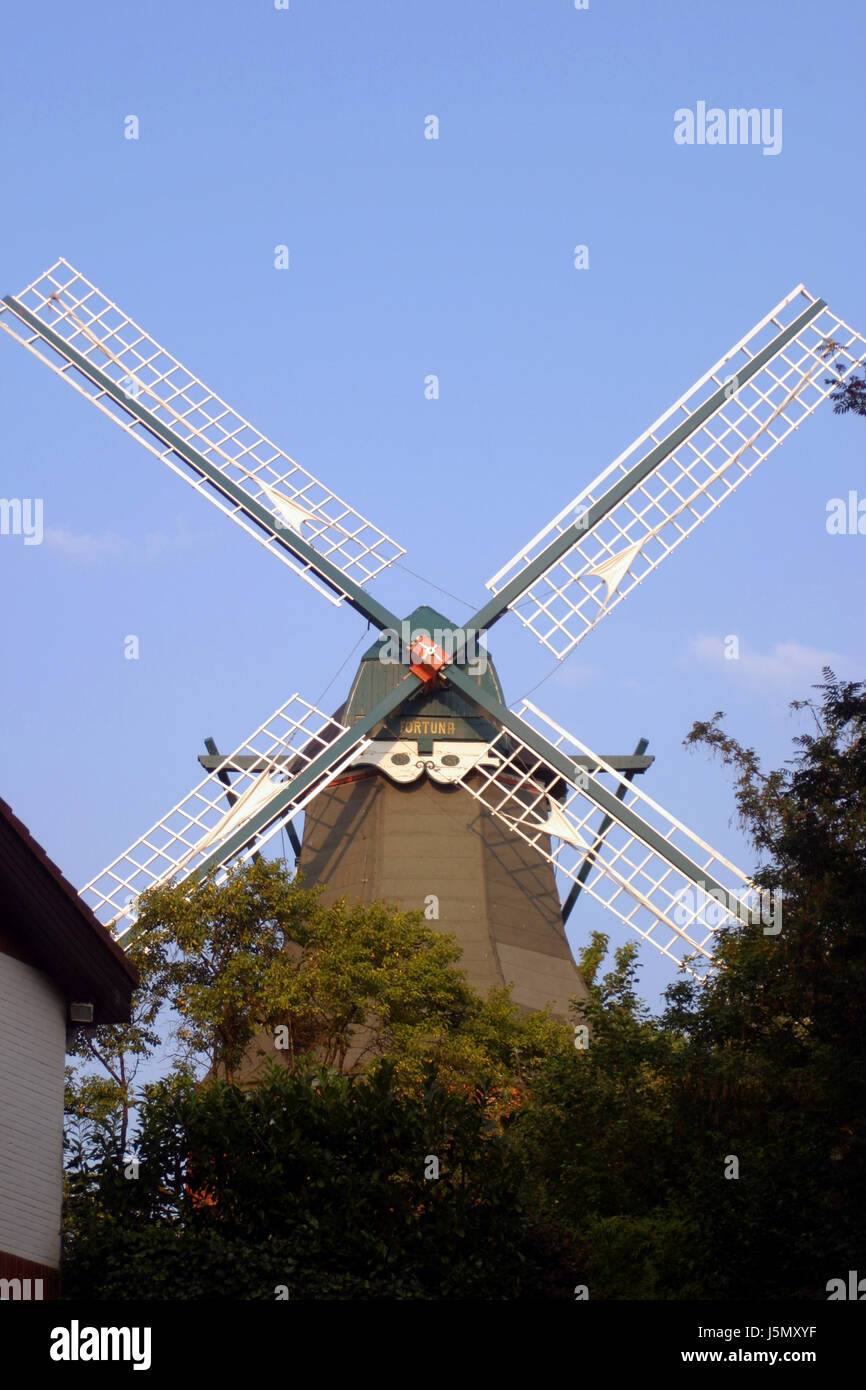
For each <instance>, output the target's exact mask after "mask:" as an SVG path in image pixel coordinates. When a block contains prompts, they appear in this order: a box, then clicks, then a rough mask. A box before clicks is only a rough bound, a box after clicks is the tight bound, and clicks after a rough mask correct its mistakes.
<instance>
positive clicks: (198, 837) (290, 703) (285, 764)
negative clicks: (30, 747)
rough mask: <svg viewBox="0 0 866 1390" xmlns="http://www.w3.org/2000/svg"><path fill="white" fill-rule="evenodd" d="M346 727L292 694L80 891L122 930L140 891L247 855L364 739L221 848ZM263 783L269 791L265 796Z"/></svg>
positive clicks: (349, 758)
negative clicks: (234, 845) (236, 845)
mask: <svg viewBox="0 0 866 1390" xmlns="http://www.w3.org/2000/svg"><path fill="white" fill-rule="evenodd" d="M346 732H347V729H346V726H345V725H343V724H340V723H339V722H338V721H337V720H335V719H334V718H333V716H331V715H327V714H323V713H322V712H321V710H318V709H316V707H315V706H314V705H310V704H308V703H307V701H306V700H303V699H301V697H300V696H299V695H292V696H291V698H290V699H289V700H287V701H286V703H285V704H284V705H283V706H282V707H281V708H280V709H278V710H277V711H276V712H275V713H274V714H272V715H271V717H270V719H268V720H267V722H266V723H264V724H262V725H261V727H260V728H258V729H257V730H256V731H255V733H254V734H253V735H252V736H251V737H250V738H249V739H247V741H246V742H245V743H243V744H241V746H240V747H239V748H236V749H235V751H234V752H233V753H230V754H229V755H228V756H227V757H225V758H223V759H222V761H221V762H220V764H219V766H218V767H217V768H215V769H214V771H213V772H211V773H209V774H208V776H207V777H205V778H204V779H203V780H202V781H201V782H199V784H198V785H197V786H196V787H194V788H193V790H192V791H191V792H189V793H188V795H187V796H185V797H184V798H183V800H182V801H180V802H178V804H177V806H175V807H174V808H173V810H171V811H169V813H168V815H166V816H164V817H163V818H162V820H160V821H158V822H157V823H156V825H154V826H152V827H151V828H150V830H148V831H147V833H146V834H145V835H142V837H141V839H140V840H137V841H136V842H135V844H133V845H132V846H130V848H129V849H128V850H126V851H125V852H124V853H123V854H121V855H119V856H118V858H117V859H115V860H114V861H113V863H111V864H109V865H108V867H107V868H106V869H103V871H102V873H100V874H98V875H97V877H96V878H94V879H92V880H91V882H90V883H88V884H87V886H86V887H85V888H82V890H81V897H82V898H83V899H84V901H85V902H86V903H87V905H88V906H89V907H91V908H92V909H93V911H94V913H95V914H96V916H97V917H98V919H99V921H100V922H102V924H103V926H106V927H111V928H112V929H114V930H115V931H116V932H117V933H118V935H121V936H122V935H123V934H124V932H125V931H126V930H127V929H128V928H129V927H130V926H131V925H132V924H133V923H134V921H135V916H136V913H135V900H136V899H137V898H138V896H139V895H140V894H141V893H142V892H144V890H145V889H147V888H154V887H156V886H157V885H159V884H165V883H167V882H169V881H170V880H172V879H176V880H177V881H179V882H180V881H183V880H184V879H186V878H188V877H189V876H190V874H192V873H194V872H195V871H196V870H197V869H199V868H201V866H202V865H203V864H205V863H206V862H208V861H210V860H212V859H215V861H216V862H217V863H219V864H220V865H221V867H222V869H223V870H225V869H226V868H227V867H228V864H229V863H230V862H234V861H238V862H239V861H241V860H244V859H248V858H250V856H251V855H252V854H254V853H255V852H256V851H257V850H259V849H261V848H262V846H263V845H265V844H267V842H268V841H269V840H270V839H271V838H272V837H273V836H274V835H275V834H276V833H277V831H278V830H279V829H280V828H281V826H283V825H285V823H286V821H288V820H291V818H292V817H293V816H295V815H297V813H298V812H299V811H301V810H303V808H304V807H305V806H306V805H307V803H308V802H309V801H310V800H311V799H312V797H314V796H316V795H318V793H319V792H320V791H321V790H322V788H323V787H324V786H326V785H327V784H328V783H329V782H330V781H332V779H333V778H335V777H338V776H339V775H340V773H341V772H342V771H344V769H345V768H346V767H347V766H348V765H349V763H351V762H353V761H354V760H355V759H356V758H357V757H358V756H359V753H361V752H363V751H364V750H365V749H366V748H367V746H368V744H369V739H366V738H364V739H359V740H358V742H356V743H355V744H353V745H352V747H351V749H350V751H349V752H347V753H345V754H344V755H343V756H342V757H341V758H340V759H339V760H338V761H337V762H336V763H335V764H334V765H333V766H332V767H331V768H329V769H328V771H327V773H325V774H324V775H323V777H322V778H320V779H317V780H316V782H315V783H314V784H313V786H312V787H311V788H307V790H306V791H305V792H303V793H302V794H300V795H299V796H298V798H296V799H293V800H291V801H290V803H289V804H288V805H283V806H282V807H281V808H280V810H279V811H278V812H275V814H274V817H273V819H271V820H268V821H267V823H266V824H265V825H263V826H262V827H261V828H260V829H259V830H258V832H257V833H256V834H255V838H254V839H253V840H251V841H250V842H248V843H247V844H246V845H244V846H243V848H242V849H241V850H240V851H239V852H237V853H235V854H232V855H226V857H225V858H224V859H223V858H221V857H220V846H221V845H224V844H225V843H226V841H227V840H228V839H229V838H230V837H232V836H234V835H235V833H236V832H237V831H238V830H240V829H242V828H243V826H244V825H245V824H247V823H248V822H249V821H250V820H251V819H252V818H253V816H256V815H257V814H258V813H259V812H260V811H262V810H264V809H265V807H266V806H267V804H268V802H269V801H273V800H275V799H276V798H277V797H278V796H279V795H280V793H281V792H285V791H286V790H287V789H288V788H289V787H290V786H291V783H292V781H293V780H294V778H295V777H296V776H297V774H298V772H300V771H301V770H302V769H303V768H305V767H307V766H308V765H309V763H310V762H312V760H313V758H314V757H318V756H319V755H320V754H321V753H323V752H324V751H325V750H326V749H327V748H329V747H330V746H331V745H332V744H333V743H335V742H336V740H337V739H338V738H339V737H340V736H341V735H342V734H344V733H346ZM242 756H244V757H251V756H252V757H254V758H255V760H256V761H255V763H254V764H253V765H252V766H251V767H250V768H249V769H247V770H243V769H239V768H238V767H237V759H238V758H240V757H242ZM287 768H290V769H291V771H287ZM220 773H229V774H231V775H232V777H233V780H232V784H231V786H230V787H227V786H226V785H225V783H224V782H222V781H221V780H220ZM269 787H271V788H272V789H273V790H272V791H271V792H270V794H268V789H269ZM229 801H231V803H232V804H231V805H229Z"/></svg>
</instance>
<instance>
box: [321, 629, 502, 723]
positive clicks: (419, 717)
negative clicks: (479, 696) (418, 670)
mask: <svg viewBox="0 0 866 1390" xmlns="http://www.w3.org/2000/svg"><path fill="white" fill-rule="evenodd" d="M437 634H439V635H438V636H437ZM421 635H424V636H427V637H432V638H433V640H434V641H435V642H438V643H439V645H440V646H442V647H443V648H444V650H445V651H446V652H447V653H448V654H449V655H451V654H452V653H453V654H454V659H455V663H456V664H457V665H459V666H461V667H462V668H463V669H464V670H465V671H466V672H467V674H468V675H469V677H470V679H471V680H474V681H475V682H476V683H477V684H478V685H479V686H480V687H481V689H482V690H485V691H487V693H488V694H490V695H492V696H494V697H495V698H496V699H497V700H499V701H500V702H502V703H503V704H504V696H503V694H502V686H501V685H500V683H499V677H498V676H497V674H496V669H495V667H494V665H493V662H492V661H491V660H490V656H489V654H488V653H487V651H486V650H485V649H484V648H483V647H480V646H478V644H477V642H473V641H471V640H469V639H468V638H467V634H466V633H465V632H464V630H463V629H461V628H460V627H459V626H458V625H457V624H455V623H452V622H451V621H450V620H449V619H448V618H446V617H445V615H444V614H443V613H439V612H437V610H436V609H435V608H431V607H429V605H428V604H422V605H421V606H420V607H419V608H416V609H415V610H414V612H412V613H410V614H409V616H408V618H405V619H404V620H403V625H402V631H401V632H400V633H395V632H393V631H385V632H383V633H382V634H381V636H380V637H379V638H378V639H377V640H376V641H375V642H374V643H373V645H372V647H370V648H369V649H368V650H367V651H366V652H365V653H364V655H363V656H362V658H361V664H360V666H359V667H358V671H357V674H356V676H355V679H354V681H353V683H352V689H351V690H350V692H349V698H348V700H347V701H346V705H345V709H344V712H343V714H342V716H341V718H342V720H343V722H344V723H345V724H349V725H351V724H354V723H355V721H356V720H358V719H360V718H361V717H362V716H363V715H365V714H367V713H368V712H369V711H370V710H371V709H372V708H373V706H374V705H375V704H377V703H378V701H379V700H381V699H382V698H383V697H384V696H385V695H387V694H388V692H389V691H391V690H393V689H394V687H395V686H397V685H399V683H400V681H401V680H403V679H404V677H405V676H406V672H407V670H408V665H407V664H406V663H405V662H403V661H400V660H399V653H400V644H401V642H402V643H403V644H404V645H405V646H407V647H408V645H409V643H411V642H412V641H414V639H415V638H416V637H418V636H421ZM407 639H408V640H407ZM482 667H483V669H479V668H482ZM498 733H499V729H498V728H497V727H496V726H495V725H493V724H492V723H491V722H490V720H489V719H488V718H487V716H486V715H484V714H482V713H481V711H480V710H479V709H477V708H476V706H475V705H473V704H471V703H470V702H469V701H468V700H467V699H465V697H464V696H463V695H461V694H460V693H459V692H458V691H456V690H453V689H452V688H451V687H450V686H440V687H437V688H434V689H433V690H430V691H426V690H420V691H419V692H418V694H417V696H415V698H414V699H412V700H408V701H407V702H406V704H405V705H403V706H401V708H400V709H399V710H397V711H396V712H395V713H394V714H393V715H391V716H390V718H389V719H387V720H386V721H385V723H384V724H382V725H381V726H380V728H379V729H378V730H377V731H376V733H375V734H374V737H376V738H395V739H396V738H411V739H424V740H426V739H444V740H449V741H450V740H457V741H465V740H477V741H479V742H483V743H490V742H492V740H493V739H494V738H495V737H496V735H497V734H498Z"/></svg>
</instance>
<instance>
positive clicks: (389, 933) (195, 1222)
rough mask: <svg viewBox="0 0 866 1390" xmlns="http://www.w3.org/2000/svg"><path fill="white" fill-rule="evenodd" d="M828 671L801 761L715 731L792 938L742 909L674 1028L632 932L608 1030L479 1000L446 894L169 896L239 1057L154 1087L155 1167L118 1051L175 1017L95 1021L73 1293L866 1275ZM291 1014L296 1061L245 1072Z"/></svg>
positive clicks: (420, 1291)
mask: <svg viewBox="0 0 866 1390" xmlns="http://www.w3.org/2000/svg"><path fill="white" fill-rule="evenodd" d="M819 691H820V700H817V701H804V702H798V703H797V704H796V705H795V709H796V710H797V711H798V712H800V713H802V714H805V716H806V717H807V719H809V720H810V721H811V724H810V725H809V727H808V729H807V732H805V733H803V734H802V735H800V736H799V737H798V738H797V739H796V740H795V749H794V757H793V758H792V760H791V761H790V762H789V763H787V764H786V765H785V766H784V767H782V768H781V769H777V770H774V771H770V772H764V771H763V770H762V768H761V765H760V761H759V759H758V757H757V754H756V753H755V752H754V750H752V749H749V748H745V747H743V746H741V745H740V744H739V743H738V742H737V740H736V739H735V738H733V737H732V736H731V735H730V734H728V733H727V732H726V731H725V730H724V728H723V727H722V720H723V716H722V715H721V714H717V715H715V716H714V717H713V718H712V719H711V720H709V721H705V722H701V723H698V724H696V725H695V726H694V728H693V729H692V731H691V734H690V735H689V738H688V740H687V742H688V743H689V744H690V745H691V746H693V747H695V748H698V747H700V748H703V749H707V750H709V751H710V752H712V753H714V754H716V755H717V756H718V757H719V758H720V759H721V761H722V763H723V765H724V766H725V767H727V768H728V769H729V770H730V771H731V772H732V773H733V775H734V795H735V803H736V809H737V813H738V815H739V818H740V822H741V824H742V825H743V826H744V827H745V829H746V830H747V832H748V834H749V836H750V838H751V840H752V843H753V844H754V847H755V852H756V855H757V856H758V858H759V860H760V868H759V869H758V871H757V873H756V875H755V881H756V882H757V883H758V884H759V885H761V886H762V887H764V888H766V889H768V890H772V892H773V893H774V894H776V895H777V900H778V895H781V903H782V924H781V931H779V932H777V933H776V932H774V931H770V932H766V931H765V930H764V929H763V924H762V923H761V922H760V921H758V922H752V923H745V922H743V923H737V924H735V925H734V926H732V927H731V928H729V929H727V930H726V931H725V932H723V933H722V934H721V940H720V944H719V949H718V959H719V964H720V968H719V969H718V970H717V972H716V973H715V974H714V975H713V976H712V977H711V979H710V980H709V982H708V983H706V984H705V985H703V986H698V985H697V984H696V983H695V982H694V981H692V980H690V979H688V978H685V977H684V978H682V979H680V980H678V981H677V982H676V983H675V984H673V985H672V986H671V987H670V988H669V990H668V991H667V999H666V1006H665V1009H664V1012H663V1014H662V1016H661V1017H658V1018H654V1017H652V1016H651V1015H650V1012H649V1011H648V1009H647V1008H646V1006H645V1005H644V1004H643V1003H642V1002H641V999H640V994H639V985H638V966H637V957H636V954H635V949H634V947H633V946H632V945H631V944H629V945H627V946H620V947H619V948H618V949H616V950H615V951H614V953H613V957H612V960H611V961H610V962H609V963H608V966H607V969H606V970H605V961H606V960H607V959H608V942H607V939H606V938H605V937H604V936H603V935H601V934H598V933H596V934H594V935H593V936H592V938H591V939H590V941H589V943H588V944H587V946H586V947H585V948H584V951H583V953H582V958H581V962H580V964H581V968H582V971H583V975H584V978H585V980H586V982H587V985H588V987H589V995H590V997H589V999H588V1000H587V1001H583V1002H579V1001H574V1009H575V1018H576V1019H577V1020H578V1021H580V1022H583V1023H585V1024H586V1026H587V1027H588V1029H589V1045H588V1046H587V1047H579V1046H575V1039H574V1038H573V1036H572V1032H571V1030H570V1029H569V1028H568V1027H566V1026H565V1025H564V1024H562V1023H561V1022H559V1021H557V1020H555V1019H552V1018H550V1017H548V1016H547V1015H545V1014H535V1015H530V1016H525V1015H523V1014H522V1013H521V1012H520V1010H519V1009H518V1008H517V1007H516V1006H515V1005H514V1003H513V1001H512V1000H511V998H510V995H509V993H508V991H495V992H493V993H492V994H491V995H490V997H489V998H488V999H486V1000H482V999H479V998H478V997H477V996H476V995H474V994H473V992H472V991H471V990H470V989H469V988H468V986H467V985H466V983H465V980H464V979H463V977H462V975H461V973H460V972H459V970H457V968H456V961H457V954H456V948H455V945H454V943H453V942H452V941H450V940H449V938H447V937H444V936H441V935H439V934H437V933H435V932H433V931H432V929H430V928H428V927H426V926H425V925H424V923H423V921H421V920H420V917H419V914H411V913H408V914H399V913H394V912H392V911H390V910H389V909H387V908H385V907H382V906H380V905H374V906H373V907H372V908H352V907H349V906H347V905H346V904H337V905H336V907H335V908H332V909H328V910H325V909H323V908H321V906H320V904H319V902H318V899H317V897H316V895H315V894H309V893H305V892H304V890H303V889H302V888H301V887H299V886H298V885H296V884H293V883H290V882H288V881H287V880H286V878H285V876H284V875H283V873H282V871H281V870H280V869H279V867H278V866H268V865H265V864H262V863H260V864H258V865H255V866H252V867H250V868H248V869H246V870H244V871H242V872H238V873H237V874H236V875H233V876H231V877H230V879H229V882H228V885H227V886H226V887H225V888H224V887H222V886H220V887H216V886H215V885H211V886H207V887H206V888H205V890H204V892H203V894H202V895H201V896H200V897H197V898H195V899H184V898H183V895H181V894H178V893H176V892H174V893H168V892H166V893H163V894H161V895H160V896H158V897H154V898H152V899H151V901H150V903H149V904H148V906H147V908H146V911H147V912H149V913H150V914H151V915H150V916H149V917H148V919H147V920H148V923H149V927H150V934H149V936H148V938H147V940H148V943H149V944H148V950H147V952H145V953H143V955H142V957H141V962H142V968H143V971H144V975H145V990H146V991H147V990H150V991H151V994H150V995H149V996H148V997H149V998H150V999H151V1000H152V999H154V998H159V997H162V998H163V999H168V1000H170V1002H171V1005H172V1008H173V1009H174V1010H175V1012H176V1013H177V1015H178V1017H179V1018H180V1019H181V1021H182V1028H183V1029H184V1030H186V1033H185V1038H184V1039H182V1041H183V1042H185V1045H188V1046H192V1047H193V1048H194V1049H196V1050H198V1051H199V1052H201V1053H203V1054H204V1055H205V1056H206V1057H207V1058H208V1062H209V1065H210V1068H211V1075H210V1079H209V1080H208V1081H207V1082H206V1083H202V1082H201V1081H196V1080H195V1079H194V1078H193V1076H192V1075H191V1074H189V1073H182V1072H175V1073H173V1074H172V1075H171V1076H170V1077H168V1078H167V1079H166V1080H164V1081H163V1082H161V1083H160V1084H159V1085H157V1086H155V1087H152V1088H150V1089H149V1090H148V1091H147V1094H146V1097H145V1099H144V1102H143V1105H142V1111H141V1125H140V1133H139V1136H138V1151H139V1158H140V1161H141V1167H140V1169H139V1177H138V1178H137V1179H135V1178H133V1179H130V1178H129V1177H126V1176H124V1167H123V1164H122V1163H121V1162H120V1159H119V1156H121V1155H122V1154H123V1152H124V1150H123V1147H122V1144H121V1142H120V1140H121V1134H122V1132H123V1126H124V1123H125V1122H126V1121H125V1119H124V1116H126V1119H127V1120H128V1110H129V1104H130V1095H131V1088H130V1082H129V1073H128V1072H127V1071H123V1070H121V1067H120V1065H119V1063H118V1061H117V1057H118V1049H122V1047H123V1045H124V1044H125V1043H129V1044H130V1046H131V1048H132V1049H133V1050H134V1049H136V1048H139V1049H141V1051H140V1052H139V1054H138V1055H139V1056H140V1055H144V1054H145V1053H146V1052H147V1049H148V1048H149V1047H150V1046H151V1041H150V1035H149V1033H148V1027H149V1026H150V1025H149V1024H148V1019H150V1024H152V1022H153V1020H152V1017H151V1016H150V1015H149V1014H148V1013H147V1010H146V1009H145V1010H144V1012H143V1013H142V1014H141V1015H140V1017H139V1020H138V1023H137V1024H136V1027H138V1028H139V1029H140V1032H138V1033H136V1032H135V1030H134V1029H133V1030H132V1031H131V1032H130V1033H129V1034H128V1035H126V1034H125V1033H124V1032H123V1030H120V1031H118V1032H117V1033H116V1035H113V1036H112V1037H111V1038H109V1039H108V1040H107V1041H106V1040H105V1039H97V1045H98V1046H99V1048H100V1050H101V1053H102V1055H103V1056H104V1058H105V1059H107V1061H108V1062H109V1063H110V1064H111V1067H112V1071H111V1074H110V1076H109V1078H108V1081H97V1080H95V1079H92V1078H91V1079H89V1080H82V1079H80V1078H79V1080H78V1081H77V1082H76V1083H75V1084H74V1085H73V1087H72V1088H71V1092H70V1105H71V1111H72V1113H71V1117H70V1123H71V1125H72V1128H73V1131H74V1134H75V1136H77V1137H76V1138H75V1142H74V1143H72V1146H71V1148H70V1159H71V1162H70V1174H69V1179H68V1183H69V1187H68V1201H67V1208H66V1236H65V1256H64V1268H65V1278H66V1292H67V1294H69V1295H70V1296H81V1297H126V1296H134V1297H171V1298H187V1297H239V1298H272V1297H274V1296H275V1294H274V1290H275V1288H276V1287H277V1286H278V1285H288V1286H289V1287H290V1290H291V1297H293V1298H303V1299H308V1298H326V1299H330V1298H395V1299H405V1298H423V1299H433V1298H488V1299H490V1298H492V1299H504V1298H509V1299H510V1298H544V1299H551V1298H552V1299H563V1298H571V1297H573V1289H574V1287H575V1286H576V1285H579V1284H586V1285H587V1286H588V1288H589V1291H590V1297H591V1298H592V1299H623V1298H625V1299H632V1298H634V1299H685V1298H688V1299H692V1298H693V1299H712V1298H728V1299H738V1298H748V1297H757V1298H780V1299H781V1298H801V1299H809V1298H821V1299H823V1298H824V1297H826V1284H827V1281H828V1280H829V1279H831V1278H835V1277H838V1276H840V1275H844V1274H845V1272H846V1271H847V1270H848V1269H863V1268H866V1218H864V1212H866V1013H864V1010H863V1007H862V999H863V996H864V991H866V687H864V685H863V684H862V683H851V682H848V683H845V682H839V681H837V680H836V678H835V677H834V676H833V674H832V672H829V671H828V672H826V673H825V679H824V682H823V684H822V685H821V686H820V687H819ZM151 1006H152V1005H148V1007H151ZM279 1019H284V1020H287V1022H286V1025H285V1026H287V1027H288V1029H289V1034H290V1038H291V1042H292V1046H291V1048H290V1049H289V1051H288V1054H287V1055H286V1056H284V1057H283V1061H284V1063H285V1065H283V1066H274V1065H271V1066H270V1067H267V1068H265V1069H264V1070H263V1071H262V1073H261V1074H260V1075H259V1076H258V1078H257V1084H255V1085H251V1084H245V1085H244V1086H243V1087H240V1086H236V1085H233V1084H229V1082H227V1081H226V1080H224V1079H220V1078H221V1077H224V1076H227V1075H231V1073H232V1071H233V1069H235V1068H237V1067H238V1059H239V1058H241V1057H243V1056H244V1055H246V1051H247V1050H248V1049H249V1047H250V1043H251V1040H252V1039H253V1038H254V1037H256V1036H258V1034H259V1030H260V1029H261V1028H262V1027H263V1026H264V1025H268V1024H270V1025H274V1024H275V1023H276V1021H277V1020H279ZM88 1045H89V1044H88ZM314 1055H315V1057H316V1058H317V1059H318V1061H317V1062H316V1063H315V1064H314V1062H313V1060H312V1058H313V1056H314ZM134 1060H135V1053H134V1051H133V1062H134ZM350 1072H351V1073H354V1074H344V1073H350ZM76 1126H78V1128H77V1129H76V1128H75V1127H76ZM431 1155H433V1156H436V1157H437V1158H438V1160H439V1164H440V1177H439V1178H438V1179H430V1178H425V1176H424V1172H425V1164H426V1160H427V1158H428V1156H431ZM734 1159H736V1161H737V1164H738V1168H739V1176H737V1177H732V1176H726V1173H730V1172H731V1171H732V1162H733V1160H734Z"/></svg>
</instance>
